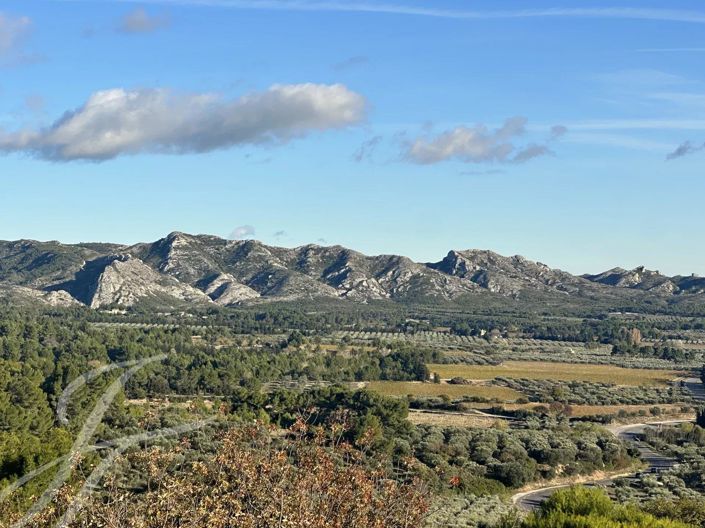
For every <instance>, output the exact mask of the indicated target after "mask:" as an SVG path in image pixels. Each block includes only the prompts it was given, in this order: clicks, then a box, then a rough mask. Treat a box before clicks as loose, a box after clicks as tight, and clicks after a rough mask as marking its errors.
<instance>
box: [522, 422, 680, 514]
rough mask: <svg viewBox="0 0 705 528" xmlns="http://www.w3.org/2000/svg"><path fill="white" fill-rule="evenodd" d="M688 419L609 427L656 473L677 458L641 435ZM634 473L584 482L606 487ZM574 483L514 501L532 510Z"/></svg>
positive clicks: (541, 489) (672, 464)
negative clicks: (654, 446) (661, 451)
mask: <svg viewBox="0 0 705 528" xmlns="http://www.w3.org/2000/svg"><path fill="white" fill-rule="evenodd" d="M686 421H688V420H671V421H665V422H653V423H642V424H631V425H621V426H617V427H608V428H607V429H608V430H609V431H610V432H611V433H612V434H614V435H615V436H616V437H617V438H619V439H620V440H623V441H624V442H627V443H631V444H632V445H633V446H634V447H636V449H637V450H638V451H639V456H640V458H641V459H642V460H643V461H644V462H646V464H647V466H648V469H647V471H651V472H654V473H660V472H662V471H667V470H669V469H671V468H672V467H673V466H675V465H676V460H675V459H673V458H669V457H666V456H663V455H662V454H660V453H658V452H656V451H654V450H653V449H651V448H650V447H649V446H648V445H647V444H645V443H644V442H642V441H641V440H640V435H642V434H643V433H644V431H645V430H646V428H647V427H659V426H662V425H674V424H677V423H683V422H686ZM631 475H634V473H633V472H627V473H622V474H619V475H613V476H612V477H609V478H606V479H601V480H592V481H588V482H584V483H582V485H585V486H591V487H592V486H597V487H604V486H607V485H609V484H610V483H611V482H612V481H614V480H615V479H617V478H621V477H628V476H631ZM571 485H572V484H564V485H561V486H549V487H546V488H540V489H537V490H534V491H528V492H523V493H517V494H516V495H514V496H513V497H512V502H513V503H514V505H515V506H517V507H518V508H519V509H521V510H524V511H532V510H535V509H537V508H538V507H539V506H540V505H541V503H542V502H544V501H545V500H546V499H548V498H549V497H550V496H551V495H553V494H554V493H555V492H556V491H558V490H559V489H562V488H568V487H570V486H571Z"/></svg>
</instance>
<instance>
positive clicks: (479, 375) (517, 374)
mask: <svg viewBox="0 0 705 528" xmlns="http://www.w3.org/2000/svg"><path fill="white" fill-rule="evenodd" d="M428 368H429V370H430V371H431V372H437V373H438V374H439V375H440V376H441V378H442V379H450V378H454V377H456V376H458V377H461V378H465V379H469V380H491V379H494V378H496V377H498V376H502V377H505V378H527V379H551V380H561V381H589V382H593V383H614V384H615V385H633V386H644V385H666V384H667V383H669V382H670V381H671V380H673V379H674V378H677V377H678V376H681V375H682V374H683V372H679V371H676V370H647V369H627V368H622V367H614V366H611V365H586V364H575V363H549V362H543V361H505V362H504V363H502V364H501V365H456V364H453V365H449V364H442V365H441V364H431V365H428Z"/></svg>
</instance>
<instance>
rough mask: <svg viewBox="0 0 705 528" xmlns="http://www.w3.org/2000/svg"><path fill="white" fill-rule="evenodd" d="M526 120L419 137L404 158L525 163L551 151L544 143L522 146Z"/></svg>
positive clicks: (427, 162)
mask: <svg viewBox="0 0 705 528" xmlns="http://www.w3.org/2000/svg"><path fill="white" fill-rule="evenodd" d="M526 124H527V119H526V118H525V117H520V116H517V117H512V118H509V119H507V120H506V121H505V123H504V124H503V125H502V126H501V127H500V128H498V129H495V130H491V129H490V128H488V127H487V126H486V125H476V126H474V127H473V128H468V127H465V126H459V127H456V128H454V129H451V130H448V131H445V132H442V133H441V134H438V135H436V136H425V137H421V138H417V139H415V140H413V141H411V142H410V143H408V144H407V145H406V148H405V152H404V157H405V159H407V160H409V161H412V162H414V163H419V164H422V165H428V164H432V163H439V162H441V161H448V160H458V161H462V162H465V163H483V162H497V163H523V162H525V161H528V160H530V159H533V158H536V157H539V156H544V155H546V154H549V153H550V150H549V149H548V147H547V146H545V145H537V144H529V145H525V146H519V145H516V144H515V143H514V141H515V140H516V139H517V138H519V137H520V136H523V135H524V134H525V132H526Z"/></svg>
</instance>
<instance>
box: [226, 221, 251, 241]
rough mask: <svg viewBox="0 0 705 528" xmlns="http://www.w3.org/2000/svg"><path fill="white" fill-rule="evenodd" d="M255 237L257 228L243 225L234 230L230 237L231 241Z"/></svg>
mask: <svg viewBox="0 0 705 528" xmlns="http://www.w3.org/2000/svg"><path fill="white" fill-rule="evenodd" d="M253 236H255V228H254V227H252V226H251V225H241V226H238V227H236V228H235V229H233V231H232V233H230V236H229V237H228V238H229V239H230V240H242V239H244V238H249V237H253Z"/></svg>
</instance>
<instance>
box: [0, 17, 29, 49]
mask: <svg viewBox="0 0 705 528" xmlns="http://www.w3.org/2000/svg"><path fill="white" fill-rule="evenodd" d="M31 26H32V21H31V20H30V19H29V17H26V16H22V17H12V16H9V15H6V14H3V13H0V60H3V59H4V60H8V59H10V60H12V59H17V58H19V57H17V54H20V55H21V53H20V51H19V48H20V45H21V42H22V41H23V40H24V38H25V37H26V36H27V35H28V34H29V31H30V28H31Z"/></svg>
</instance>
